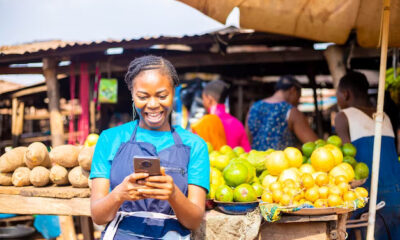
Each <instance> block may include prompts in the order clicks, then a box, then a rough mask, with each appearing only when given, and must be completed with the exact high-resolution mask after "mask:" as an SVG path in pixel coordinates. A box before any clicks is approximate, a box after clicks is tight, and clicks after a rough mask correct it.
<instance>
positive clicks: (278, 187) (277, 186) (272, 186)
mask: <svg viewBox="0 0 400 240" xmlns="http://www.w3.org/2000/svg"><path fill="white" fill-rule="evenodd" d="M281 189H282V185H281V183H280V182H274V183H271V184H270V185H269V190H270V191H271V192H274V191H275V190H281Z"/></svg>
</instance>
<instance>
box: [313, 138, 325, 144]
mask: <svg viewBox="0 0 400 240" xmlns="http://www.w3.org/2000/svg"><path fill="white" fill-rule="evenodd" d="M314 143H315V145H322V144H323V145H325V144H326V142H325V140H323V139H318V140H315V142H314Z"/></svg>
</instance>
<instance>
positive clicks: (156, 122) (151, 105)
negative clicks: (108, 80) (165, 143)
mask: <svg viewBox="0 0 400 240" xmlns="http://www.w3.org/2000/svg"><path fill="white" fill-rule="evenodd" d="M133 81H134V82H133V93H132V95H133V96H132V97H133V101H134V103H135V108H136V110H137V112H138V114H139V116H140V122H139V125H140V127H142V128H145V129H150V130H158V131H169V130H170V125H169V121H168V119H169V115H170V114H171V111H172V106H173V98H174V88H173V86H172V81H171V79H170V77H169V76H168V75H166V74H164V73H163V72H162V71H160V70H158V69H154V70H146V71H142V72H141V73H140V74H139V75H137V76H136V78H135V79H134V80H133Z"/></svg>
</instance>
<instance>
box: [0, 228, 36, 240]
mask: <svg viewBox="0 0 400 240" xmlns="http://www.w3.org/2000/svg"><path fill="white" fill-rule="evenodd" d="M34 232H35V228H33V227H29V226H25V225H17V226H11V227H0V239H10V238H22V237H27V236H29V235H32V234H33V233H34Z"/></svg>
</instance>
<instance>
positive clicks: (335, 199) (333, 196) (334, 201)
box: [328, 194, 343, 207]
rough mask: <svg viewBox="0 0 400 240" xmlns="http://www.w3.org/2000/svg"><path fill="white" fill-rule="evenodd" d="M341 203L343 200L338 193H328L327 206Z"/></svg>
mask: <svg viewBox="0 0 400 240" xmlns="http://www.w3.org/2000/svg"><path fill="white" fill-rule="evenodd" d="M342 204H343V200H342V198H341V197H340V196H339V195H336V194H329V197H328V206H329V207H336V206H340V205H342Z"/></svg>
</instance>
